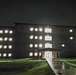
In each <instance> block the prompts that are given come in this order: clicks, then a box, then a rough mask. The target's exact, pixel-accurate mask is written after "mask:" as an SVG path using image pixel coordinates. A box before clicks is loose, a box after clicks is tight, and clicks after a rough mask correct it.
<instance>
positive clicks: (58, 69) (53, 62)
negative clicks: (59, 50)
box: [46, 58, 76, 75]
mask: <svg viewBox="0 0 76 75" xmlns="http://www.w3.org/2000/svg"><path fill="white" fill-rule="evenodd" d="M46 60H47V62H48V64H49V65H50V67H51V68H52V70H53V71H54V73H55V75H76V68H73V67H71V66H69V65H65V64H64V62H60V61H58V60H57V59H52V58H46ZM58 73H59V74H58Z"/></svg>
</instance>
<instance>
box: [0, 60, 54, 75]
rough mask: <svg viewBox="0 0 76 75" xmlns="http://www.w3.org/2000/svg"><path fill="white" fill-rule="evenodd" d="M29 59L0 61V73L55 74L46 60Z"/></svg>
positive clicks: (2, 74)
mask: <svg viewBox="0 0 76 75" xmlns="http://www.w3.org/2000/svg"><path fill="white" fill-rule="evenodd" d="M2 60H3V59H2ZM29 60H30V59H27V60H25V59H20V60H19V59H16V60H14V61H13V60H10V61H13V62H0V75H54V73H53V71H52V69H51V68H50V67H49V65H48V64H47V62H46V61H34V60H32V59H31V61H29ZM7 61H8V60H7Z"/></svg>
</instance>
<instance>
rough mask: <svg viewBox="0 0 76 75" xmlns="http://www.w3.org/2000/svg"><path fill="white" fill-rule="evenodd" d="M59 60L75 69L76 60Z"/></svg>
mask: <svg viewBox="0 0 76 75" xmlns="http://www.w3.org/2000/svg"><path fill="white" fill-rule="evenodd" d="M59 60H60V61H62V62H65V63H66V64H68V65H70V66H72V67H75V68H76V59H59Z"/></svg>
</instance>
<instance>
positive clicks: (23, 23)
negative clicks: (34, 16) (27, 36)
mask: <svg viewBox="0 0 76 75" xmlns="http://www.w3.org/2000/svg"><path fill="white" fill-rule="evenodd" d="M13 23H14V24H15V25H16V26H17V25H43V26H45V25H48V26H56V27H76V26H75V25H67V24H66V25H62V24H61V25H60V24H59V25H58V24H57V25H55V24H54V25H53V24H36V23H17V22H13Z"/></svg>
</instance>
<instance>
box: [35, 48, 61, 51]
mask: <svg viewBox="0 0 76 75" xmlns="http://www.w3.org/2000/svg"><path fill="white" fill-rule="evenodd" d="M37 51H61V50H58V49H55V48H43V49H38V50H37Z"/></svg>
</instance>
